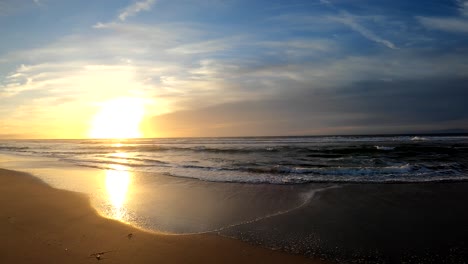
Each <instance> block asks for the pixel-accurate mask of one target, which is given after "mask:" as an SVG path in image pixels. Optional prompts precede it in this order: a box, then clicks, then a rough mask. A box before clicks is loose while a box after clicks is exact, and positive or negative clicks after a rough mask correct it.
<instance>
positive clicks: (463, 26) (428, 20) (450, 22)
mask: <svg viewBox="0 0 468 264" xmlns="http://www.w3.org/2000/svg"><path fill="white" fill-rule="evenodd" d="M416 18H417V19H418V21H419V22H420V23H421V24H422V25H423V26H425V27H426V28H429V29H436V30H442V31H447V32H454V33H468V19H466V18H452V17H423V16H418V17H416Z"/></svg>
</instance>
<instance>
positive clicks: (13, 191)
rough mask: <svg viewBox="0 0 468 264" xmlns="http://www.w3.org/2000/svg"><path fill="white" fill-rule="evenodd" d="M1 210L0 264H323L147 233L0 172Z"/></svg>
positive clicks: (229, 243)
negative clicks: (100, 262)
mask: <svg viewBox="0 0 468 264" xmlns="http://www.w3.org/2000/svg"><path fill="white" fill-rule="evenodd" d="M0 207H1V208H2V210H1V211H0V221H1V222H0V225H1V228H0V238H1V239H0V263H93V262H96V261H103V260H105V263H323V262H322V261H320V260H312V259H309V258H305V257H302V256H297V255H288V254H285V253H281V252H278V251H272V250H269V249H265V248H261V247H256V246H252V245H249V244H246V243H243V242H240V241H237V240H233V239H228V238H223V237H220V236H217V235H214V234H204V235H163V234H155V233H149V232H145V231H142V230H139V229H136V228H134V227H132V226H130V225H126V224H123V223H121V222H118V221H114V220H110V219H106V218H103V217H101V216H99V215H98V214H97V212H96V211H95V210H94V209H93V208H92V207H91V206H90V203H89V200H88V198H87V197H86V196H85V195H83V194H79V193H73V192H69V191H64V190H58V189H54V188H51V187H49V186H47V185H46V184H44V183H42V182H41V181H39V180H38V179H36V178H34V177H31V176H30V175H28V174H26V173H22V172H16V171H11V170H5V169H0Z"/></svg>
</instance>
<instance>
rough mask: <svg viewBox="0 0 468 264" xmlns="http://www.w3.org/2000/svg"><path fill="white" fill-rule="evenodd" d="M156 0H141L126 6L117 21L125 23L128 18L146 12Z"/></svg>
mask: <svg viewBox="0 0 468 264" xmlns="http://www.w3.org/2000/svg"><path fill="white" fill-rule="evenodd" d="M155 2H156V0H143V1H138V2H135V3H133V4H132V5H129V6H127V7H126V8H125V9H124V10H123V11H122V12H121V13H120V14H119V19H120V20H121V21H125V20H126V19H127V18H128V17H131V16H134V15H136V14H138V13H139V12H141V11H148V10H150V9H151V6H152V5H153V4H154V3H155Z"/></svg>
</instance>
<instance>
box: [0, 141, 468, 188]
mask: <svg viewBox="0 0 468 264" xmlns="http://www.w3.org/2000/svg"><path fill="white" fill-rule="evenodd" d="M0 152H3V153H9V154H16V155H30V156H41V157H51V158H56V159H59V160H61V161H65V162H68V163H71V164H74V165H78V166H85V167H92V168H98V169H118V170H126V171H132V172H149V173H160V174H164V175H170V176H175V177H186V178H195V179H199V180H204V181H213V182H239V183H269V184H301V183H311V182H342V183H346V182H361V183H366V182H373V183H385V182H428V181H429V182H433V181H458V180H467V179H468V155H467V154H468V135H422V136H415V135H393V136H324V137H249V138H168V139H124V140H93V139H89V140H10V141H1V142H0Z"/></svg>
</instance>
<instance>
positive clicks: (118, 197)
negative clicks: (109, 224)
mask: <svg viewBox="0 0 468 264" xmlns="http://www.w3.org/2000/svg"><path fill="white" fill-rule="evenodd" d="M111 168H112V169H111V170H106V178H105V182H106V191H107V195H108V199H109V203H110V206H111V208H110V210H109V211H108V215H109V216H110V217H112V218H114V219H117V220H121V221H125V219H126V218H127V210H126V207H125V204H126V202H127V199H128V197H127V196H128V190H129V188H130V184H131V176H132V175H131V173H130V172H128V171H126V170H125V167H124V166H122V165H113V166H111Z"/></svg>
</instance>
